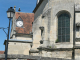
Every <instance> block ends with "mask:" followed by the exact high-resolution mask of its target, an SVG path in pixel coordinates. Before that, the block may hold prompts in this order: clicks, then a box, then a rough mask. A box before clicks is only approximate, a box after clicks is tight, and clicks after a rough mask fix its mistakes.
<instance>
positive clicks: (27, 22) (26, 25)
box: [15, 12, 34, 34]
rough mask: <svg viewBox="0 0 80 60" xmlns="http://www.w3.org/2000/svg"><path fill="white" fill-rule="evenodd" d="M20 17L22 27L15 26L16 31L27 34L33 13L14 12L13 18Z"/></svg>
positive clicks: (30, 28) (30, 29)
mask: <svg viewBox="0 0 80 60" xmlns="http://www.w3.org/2000/svg"><path fill="white" fill-rule="evenodd" d="M18 17H21V19H22V20H23V27H16V33H22V34H29V33H30V32H32V22H33V21H34V13H22V12H16V13H15V18H16V19H18Z"/></svg>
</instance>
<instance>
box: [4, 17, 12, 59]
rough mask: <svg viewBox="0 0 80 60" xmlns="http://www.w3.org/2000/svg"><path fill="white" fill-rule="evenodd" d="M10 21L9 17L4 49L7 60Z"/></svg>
mask: <svg viewBox="0 0 80 60" xmlns="http://www.w3.org/2000/svg"><path fill="white" fill-rule="evenodd" d="M10 21H11V18H10V19H9V27H8V35H7V41H6V49H5V60H7V52H8V42H9V32H10Z"/></svg>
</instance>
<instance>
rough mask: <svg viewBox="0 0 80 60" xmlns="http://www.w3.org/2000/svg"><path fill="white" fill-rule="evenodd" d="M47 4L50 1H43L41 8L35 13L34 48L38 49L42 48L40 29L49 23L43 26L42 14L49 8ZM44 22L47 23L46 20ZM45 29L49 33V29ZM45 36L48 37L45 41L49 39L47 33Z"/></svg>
mask: <svg viewBox="0 0 80 60" xmlns="http://www.w3.org/2000/svg"><path fill="white" fill-rule="evenodd" d="M47 2H48V0H45V1H43V2H42V4H41V6H39V9H38V10H37V11H36V12H35V17H34V22H33V47H34V48H37V47H39V46H40V40H41V30H40V29H39V27H40V26H43V25H45V26H46V24H47V23H44V24H42V23H43V22H42V13H43V10H44V9H46V8H48V4H47ZM44 22H46V20H45V21H44ZM46 27H47V26H46ZM45 29H46V31H47V28H45ZM46 31H45V32H46ZM45 35H46V37H45V39H47V32H46V33H45Z"/></svg>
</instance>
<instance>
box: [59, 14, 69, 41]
mask: <svg viewBox="0 0 80 60" xmlns="http://www.w3.org/2000/svg"><path fill="white" fill-rule="evenodd" d="M58 42H70V16H69V15H68V14H66V13H63V14H61V15H59V17H58Z"/></svg>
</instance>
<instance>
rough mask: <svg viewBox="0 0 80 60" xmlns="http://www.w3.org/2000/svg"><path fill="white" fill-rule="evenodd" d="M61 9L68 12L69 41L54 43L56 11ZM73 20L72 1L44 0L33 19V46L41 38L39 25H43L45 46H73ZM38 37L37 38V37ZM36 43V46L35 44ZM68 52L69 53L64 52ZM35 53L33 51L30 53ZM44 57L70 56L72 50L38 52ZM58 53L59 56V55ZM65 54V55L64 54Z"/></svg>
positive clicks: (55, 37)
mask: <svg viewBox="0 0 80 60" xmlns="http://www.w3.org/2000/svg"><path fill="white" fill-rule="evenodd" d="M61 11H66V12H69V14H70V42H64V43H55V41H56V40H57V38H58V33H57V32H58V31H57V29H58V18H57V16H58V13H60V12H61ZM73 21H74V1H72V0H49V2H48V0H44V1H43V2H42V4H41V5H40V6H39V8H38V9H37V11H36V12H35V20H34V22H33V48H35V47H36V48H38V46H39V45H40V44H39V41H40V40H41V39H42V37H41V31H40V29H39V27H40V26H43V27H44V32H43V39H42V40H43V44H41V45H40V46H42V47H43V46H44V45H45V47H46V48H47V46H49V47H50V48H73ZM37 37H38V38H37ZM44 40H45V41H44ZM36 43H38V46H36V45H35V44H36ZM66 52H69V53H66ZM32 55H35V53H32ZM40 55H41V56H44V57H47V55H48V57H54V58H56V56H57V57H59V58H68V59H71V58H72V51H43V50H42V53H41V54H40ZM59 55H60V56H59ZM66 55H67V56H66Z"/></svg>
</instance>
